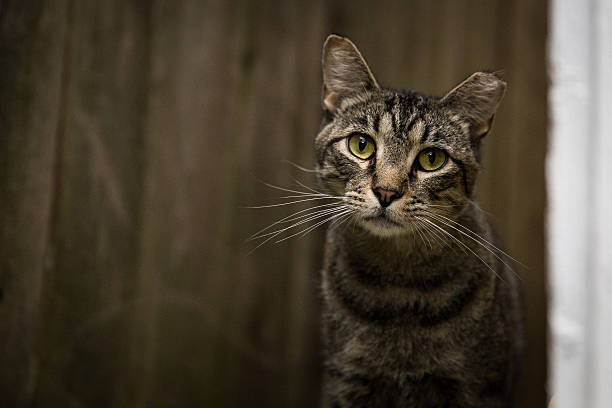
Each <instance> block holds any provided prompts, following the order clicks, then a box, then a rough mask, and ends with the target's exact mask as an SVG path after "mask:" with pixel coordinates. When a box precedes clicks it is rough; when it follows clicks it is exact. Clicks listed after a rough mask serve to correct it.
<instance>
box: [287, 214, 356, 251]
mask: <svg viewBox="0 0 612 408" xmlns="http://www.w3.org/2000/svg"><path fill="white" fill-rule="evenodd" d="M351 211H353V210H352V209H348V210H344V212H341V213H339V214H334V215H332V216H331V217H328V218H326V219H324V220H323V221H319V222H317V223H316V224H314V225H312V226H310V227H308V228H306V229H304V230H302V231H298V232H296V233H294V234H291V235H289V236H288V237H285V238H282V239H279V240H278V241H275V243H277V244H278V243H279V242H282V241H285V240H287V239H289V238H292V237H295V236H296V235H300V234H303V235H306V234H307V233H309V232H310V231H312V230H313V229H315V228H316V227H318V226H319V225H322V224H325V223H326V222H328V221H330V220H333V219H334V218H336V217H339V216H341V215H344V214H347V213H349V212H351Z"/></svg>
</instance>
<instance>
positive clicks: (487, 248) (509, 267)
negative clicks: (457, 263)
mask: <svg viewBox="0 0 612 408" xmlns="http://www.w3.org/2000/svg"><path fill="white" fill-rule="evenodd" d="M429 215H430V216H431V213H430V214H429ZM436 215H437V214H436ZM432 218H434V219H436V217H432ZM437 221H438V222H441V223H442V224H444V225H446V226H447V227H450V228H452V229H454V230H455V231H457V232H459V233H460V234H462V235H464V236H466V237H468V238H469V239H471V240H472V241H474V242H476V243H477V244H478V245H480V246H482V247H483V248H484V249H486V250H487V251H489V252H490V253H491V254H492V255H493V256H494V257H496V258H497V259H499V260H500V261H501V263H503V264H504V265H506V266H507V267H508V269H510V270H511V271H512V273H514V274H515V275H516V276H517V277H518V278H519V279H520V276H519V275H518V274H517V273H516V272H515V271H514V269H512V267H511V266H510V265H508V264H507V263H506V261H504V259H503V258H501V257H500V256H499V255H497V254H496V253H495V252H494V251H493V250H492V249H491V248H489V247H487V246H486V245H484V244H483V243H482V242H481V241H479V240H477V239H475V238H474V237H472V236H471V235H468V234H466V233H465V232H463V231H461V230H460V229H459V228H456V227H454V226H453V225H451V224H449V223H447V222H445V221H444V220H442V219H440V218H437ZM481 239H483V241H485V242H487V241H486V240H485V239H484V238H481Z"/></svg>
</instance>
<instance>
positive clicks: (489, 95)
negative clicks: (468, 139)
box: [441, 72, 506, 140]
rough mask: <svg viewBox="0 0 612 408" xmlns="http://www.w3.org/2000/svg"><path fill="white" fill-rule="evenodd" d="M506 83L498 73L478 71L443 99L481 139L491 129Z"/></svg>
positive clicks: (473, 133) (473, 134)
mask: <svg viewBox="0 0 612 408" xmlns="http://www.w3.org/2000/svg"><path fill="white" fill-rule="evenodd" d="M505 92H506V83H505V82H504V81H502V80H501V79H500V78H499V77H498V76H497V75H496V74H493V73H487V72H476V73H474V74H472V75H471V76H470V77H469V78H468V79H466V80H465V81H463V82H462V83H460V84H459V85H457V86H456V87H455V88H454V89H453V90H452V91H450V92H449V93H447V94H446V95H445V96H444V97H443V98H442V100H441V102H442V103H444V104H446V105H447V106H449V107H450V108H451V109H452V110H454V111H455V112H457V113H459V114H460V115H461V116H462V117H464V118H465V119H466V120H467V121H468V122H469V124H470V132H471V134H472V137H474V138H476V139H477V140H479V139H480V138H482V137H484V136H485V135H486V134H487V133H488V132H489V130H490V129H491V124H492V123H493V117H494V116H495V112H496V111H497V107H498V106H499V103H500V102H501V100H502V98H503V97H504V93H505Z"/></svg>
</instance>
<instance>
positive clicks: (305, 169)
mask: <svg viewBox="0 0 612 408" xmlns="http://www.w3.org/2000/svg"><path fill="white" fill-rule="evenodd" d="M283 161H284V162H285V163H288V164H290V165H292V166H293V167H295V168H296V169H298V170H302V171H305V172H307V173H320V172H321V170H318V169H307V168H306V167H302V166H300V165H299V164H297V163H294V162H292V161H291V160H283Z"/></svg>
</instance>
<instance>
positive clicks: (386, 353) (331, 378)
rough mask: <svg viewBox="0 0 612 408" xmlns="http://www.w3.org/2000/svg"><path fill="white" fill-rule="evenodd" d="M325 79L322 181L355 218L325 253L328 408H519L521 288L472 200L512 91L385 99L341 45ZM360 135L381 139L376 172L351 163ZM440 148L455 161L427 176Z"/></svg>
mask: <svg viewBox="0 0 612 408" xmlns="http://www.w3.org/2000/svg"><path fill="white" fill-rule="evenodd" d="M323 77H324V85H323V97H322V105H323V108H324V112H325V117H324V120H323V123H322V126H321V130H320V133H319V134H318V135H317V137H316V140H315V150H316V157H317V174H318V177H319V182H320V185H321V186H322V188H324V189H325V191H326V193H328V194H333V195H335V196H341V197H343V200H344V202H345V203H346V204H347V205H348V206H349V207H350V208H351V209H352V210H353V211H352V213H351V214H350V222H348V223H346V224H343V226H341V227H338V228H334V227H332V228H330V229H329V230H328V232H327V238H326V244H325V261H324V269H323V277H322V293H323V299H324V320H323V322H324V339H325V344H326V360H325V383H324V398H323V405H324V406H327V407H510V406H511V405H512V403H513V400H514V399H513V398H514V391H515V388H516V382H517V381H516V380H517V369H518V363H517V362H518V358H519V354H520V348H521V328H520V322H521V317H520V312H519V309H520V308H519V303H520V302H519V287H518V285H517V282H516V279H515V276H514V275H513V273H512V272H511V271H510V269H509V267H508V266H507V265H506V260H507V258H505V255H504V254H503V253H502V252H500V251H499V250H498V249H497V248H495V247H493V246H492V245H493V244H495V238H494V235H493V232H492V231H491V228H490V226H489V224H488V222H487V220H486V217H485V215H484V214H483V212H482V211H480V210H479V208H478V206H477V205H476V204H475V202H474V201H473V197H472V192H473V189H474V183H475V181H476V177H477V175H478V173H479V170H480V141H481V139H482V137H483V136H485V135H486V134H487V132H488V131H489V129H490V127H491V123H492V120H493V116H494V114H495V111H496V109H497V106H498V104H499V103H500V101H501V99H502V97H503V94H504V91H505V87H506V84H505V83H504V82H503V81H502V80H501V79H499V78H498V77H497V76H496V75H495V74H490V73H483V72H477V73H475V74H473V75H472V76H470V77H469V78H468V79H467V80H465V81H464V82H463V83H461V84H460V85H458V86H457V87H456V88H455V89H453V90H452V91H450V92H449V93H448V94H447V95H446V96H444V97H442V98H434V97H429V96H425V95H422V94H420V93H418V92H414V91H407V90H394V89H384V88H381V87H380V86H379V85H378V83H377V82H376V80H375V79H374V76H373V75H372V73H371V71H370V69H369V68H368V66H367V64H366V62H365V61H364V59H363V58H362V56H361V54H360V53H359V51H358V50H357V48H356V47H355V46H354V45H353V43H352V42H350V41H349V40H348V39H346V38H342V37H338V36H333V35H332V36H330V37H329V38H328V39H327V41H326V42H325V45H324V50H323ZM354 134H363V135H368V136H370V137H371V138H372V139H373V140H374V142H375V144H376V153H375V154H374V156H373V157H372V158H371V159H368V160H362V159H359V158H357V157H356V156H355V155H353V154H352V153H351V152H350V151H349V148H348V144H347V138H348V137H350V136H351V135H354ZM430 147H435V148H438V149H441V150H443V151H444V152H446V154H447V156H448V159H447V162H446V164H445V165H444V166H443V167H442V168H441V169H439V170H436V171H424V170H422V169H420V168H419V166H418V164H417V157H418V154H419V153H420V152H422V151H423V149H425V148H430ZM375 188H382V189H384V190H385V191H390V192H393V194H394V196H395V199H394V200H393V201H392V202H391V204H390V205H388V206H387V207H385V206H383V205H381V203H380V202H379V199H378V198H377V196H376V194H375V192H374V189H375ZM468 231H469V232H468ZM472 233H473V234H472ZM474 234H477V235H474ZM484 240H486V241H488V242H487V243H485V241H484ZM491 243H492V244H491ZM495 245H497V244H495Z"/></svg>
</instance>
